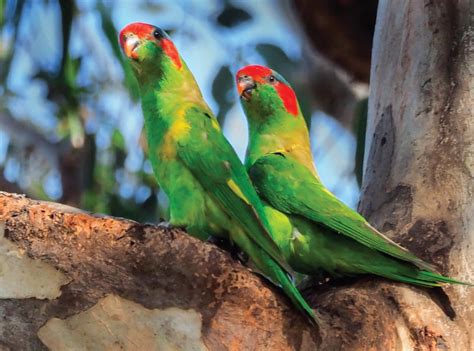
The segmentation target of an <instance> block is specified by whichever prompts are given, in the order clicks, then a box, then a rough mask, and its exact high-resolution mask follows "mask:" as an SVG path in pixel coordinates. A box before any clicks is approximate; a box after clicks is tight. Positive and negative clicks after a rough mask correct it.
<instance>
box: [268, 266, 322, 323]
mask: <svg viewBox="0 0 474 351" xmlns="http://www.w3.org/2000/svg"><path fill="white" fill-rule="evenodd" d="M273 273H275V274H276V278H277V279H278V282H279V283H280V285H281V288H282V289H283V291H284V292H285V293H286V295H287V296H288V297H289V298H290V300H291V301H292V302H293V304H294V305H295V306H297V307H298V308H299V309H300V310H301V311H302V312H303V313H304V314H306V315H307V316H308V317H309V319H310V321H311V322H314V323H316V324H317V325H319V324H320V323H319V319H318V317H317V316H316V314H315V313H314V311H313V309H312V308H311V307H310V306H309V305H308V303H307V302H306V301H305V300H304V299H303V297H302V296H301V293H300V292H299V290H298V289H297V288H296V287H295V285H294V284H293V282H292V281H291V280H290V278H289V277H288V274H287V273H286V272H285V271H283V270H282V269H281V268H280V267H279V266H277V264H275V267H274V269H273Z"/></svg>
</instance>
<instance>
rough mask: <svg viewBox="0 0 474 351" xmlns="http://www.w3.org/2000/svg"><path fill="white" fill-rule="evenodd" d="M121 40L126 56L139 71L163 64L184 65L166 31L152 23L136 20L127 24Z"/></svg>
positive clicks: (177, 66) (179, 66)
mask: <svg viewBox="0 0 474 351" xmlns="http://www.w3.org/2000/svg"><path fill="white" fill-rule="evenodd" d="M119 41H120V46H121V47H122V49H123V52H124V53H125V56H127V58H128V59H129V60H130V62H131V63H132V66H133V67H134V68H135V70H137V71H143V68H148V67H149V68H153V67H159V66H160V65H161V64H172V65H174V66H175V67H176V68H178V69H181V67H182V65H183V64H182V62H181V58H180V57H179V54H178V51H177V50H176V47H175V46H174V44H173V42H172V41H171V40H170V38H169V37H168V35H167V34H166V32H165V31H163V30H162V29H160V28H158V27H156V26H153V25H151V24H146V23H140V22H136V23H131V24H129V25H127V26H126V27H125V28H123V29H122V31H121V32H120V35H119ZM145 71H147V69H145Z"/></svg>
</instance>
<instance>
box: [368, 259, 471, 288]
mask: <svg viewBox="0 0 474 351" xmlns="http://www.w3.org/2000/svg"><path fill="white" fill-rule="evenodd" d="M390 268H391V269H390V270H387V267H385V269H381V270H378V269H374V270H373V271H372V272H370V273H373V274H377V275H379V276H382V277H384V278H388V279H392V280H396V281H399V282H402V283H408V284H414V285H418V286H422V287H427V288H433V287H440V286H443V285H446V284H459V285H468V286H473V284H471V283H466V282H462V281H459V280H456V279H453V278H449V277H445V276H444V275H441V274H438V273H435V272H430V271H426V270H418V269H417V268H415V267H412V266H407V265H405V264H403V266H402V265H401V264H400V265H398V267H390Z"/></svg>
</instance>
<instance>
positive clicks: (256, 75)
mask: <svg viewBox="0 0 474 351" xmlns="http://www.w3.org/2000/svg"><path fill="white" fill-rule="evenodd" d="M272 74H274V72H273V71H272V70H271V69H270V68H268V67H265V66H260V65H250V66H245V67H244V68H241V69H240V70H239V71H238V72H237V74H236V79H237V86H238V87H239V89H240V86H239V78H240V77H243V76H250V77H251V78H252V79H253V80H254V81H255V82H257V83H260V84H267V85H269V84H270V83H269V82H268V80H267V78H268V77H269V76H270V75H272ZM272 85H273V86H274V87H275V90H276V91H277V93H278V96H279V97H280V99H281V101H282V102H283V106H285V109H286V111H288V112H289V113H291V114H292V115H295V116H296V115H298V102H297V100H296V94H295V92H294V91H293V89H292V88H291V87H290V86H288V85H286V84H285V83H283V82H280V81H276V82H275V83H273V84H272ZM239 94H241V91H239Z"/></svg>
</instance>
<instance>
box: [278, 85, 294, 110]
mask: <svg viewBox="0 0 474 351" xmlns="http://www.w3.org/2000/svg"><path fill="white" fill-rule="evenodd" d="M275 89H276V91H277V93H278V95H279V96H280V99H281V101H283V105H284V106H285V108H286V110H287V111H288V112H289V113H291V114H292V115H295V116H296V115H298V103H297V101H296V94H295V92H294V91H293V89H291V88H290V87H289V86H288V85H286V84H283V83H281V82H278V83H277V84H275Z"/></svg>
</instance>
